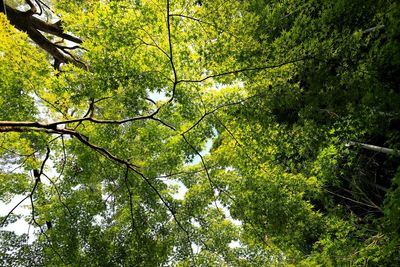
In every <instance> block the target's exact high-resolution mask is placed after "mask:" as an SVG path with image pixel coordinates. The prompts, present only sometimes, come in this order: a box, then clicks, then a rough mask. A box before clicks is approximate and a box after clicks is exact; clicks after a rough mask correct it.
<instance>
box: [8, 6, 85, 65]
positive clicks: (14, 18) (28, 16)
mask: <svg viewBox="0 0 400 267" xmlns="http://www.w3.org/2000/svg"><path fill="white" fill-rule="evenodd" d="M3 4H4V3H3V1H1V2H0V7H1V6H3ZM27 4H28V5H29V6H30V7H31V9H30V10H28V11H19V10H17V9H14V8H12V7H10V6H7V5H5V14H6V15H7V18H8V19H9V20H10V23H11V25H13V26H14V27H15V28H17V29H18V30H20V31H23V32H26V33H27V34H28V36H29V38H30V39H31V40H32V41H33V42H35V43H36V44H37V45H38V46H39V47H41V48H42V49H44V50H45V51H46V52H47V53H49V54H50V55H51V56H52V57H53V58H54V68H56V69H58V68H59V66H60V64H61V63H72V64H75V65H77V66H79V67H84V66H85V65H84V64H83V63H82V62H81V61H79V60H78V59H76V58H75V57H74V56H73V54H71V53H70V52H68V51H66V50H71V49H77V48H80V47H79V46H73V47H65V46H60V45H57V44H55V43H53V42H51V41H50V40H49V39H47V38H46V37H45V36H44V35H43V33H47V34H50V35H53V36H57V37H60V38H62V39H64V40H67V41H70V42H74V43H76V44H81V43H82V40H80V39H79V38H77V37H75V36H72V35H70V34H67V33H65V32H64V30H63V28H62V24H61V21H58V22H56V23H53V24H51V23H47V22H45V21H43V20H40V19H38V18H37V17H35V16H34V15H35V14H37V12H36V10H37V9H36V7H35V6H34V5H33V4H32V3H31V2H30V1H27ZM3 13H4V12H3Z"/></svg>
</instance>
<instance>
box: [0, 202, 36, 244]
mask: <svg viewBox="0 0 400 267" xmlns="http://www.w3.org/2000/svg"><path fill="white" fill-rule="evenodd" d="M25 197H26V196H24V195H16V196H14V198H13V199H12V200H11V201H10V203H7V204H6V203H4V202H2V201H0V216H6V215H7V214H8V213H9V212H10V211H11V210H12V209H13V208H14V207H15V206H16V205H17V204H18V202H20V201H21V200H22V199H23V198H25ZM27 205H30V199H29V198H27V199H25V200H24V201H23V202H22V203H21V204H20V205H19V206H18V207H17V208H16V209H15V210H14V211H13V212H12V214H14V215H22V216H23V218H21V219H18V220H17V221H16V222H14V223H11V224H9V225H7V226H6V227H1V228H0V230H2V231H10V232H14V233H15V234H17V235H22V234H29V240H28V242H29V243H31V242H33V241H34V240H35V239H36V237H35V235H34V233H33V227H32V226H30V225H29V224H28V222H27V221H26V220H25V219H24V217H25V216H30V215H31V211H30V210H29V209H28V208H27V207H26V206H27Z"/></svg>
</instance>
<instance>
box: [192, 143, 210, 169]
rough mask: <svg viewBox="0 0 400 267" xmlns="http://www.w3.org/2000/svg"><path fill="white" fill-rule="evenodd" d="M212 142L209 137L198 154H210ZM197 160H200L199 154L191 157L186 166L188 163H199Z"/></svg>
mask: <svg viewBox="0 0 400 267" xmlns="http://www.w3.org/2000/svg"><path fill="white" fill-rule="evenodd" d="M212 144H213V138H209V139H208V140H207V143H206V145H205V147H204V149H203V151H201V152H200V155H201V156H202V157H204V156H205V155H207V154H210V150H211V147H212ZM199 162H201V158H200V156H199V155H196V156H195V157H194V158H193V160H192V161H191V162H189V163H188V164H187V165H188V166H190V165H196V164H197V163H199Z"/></svg>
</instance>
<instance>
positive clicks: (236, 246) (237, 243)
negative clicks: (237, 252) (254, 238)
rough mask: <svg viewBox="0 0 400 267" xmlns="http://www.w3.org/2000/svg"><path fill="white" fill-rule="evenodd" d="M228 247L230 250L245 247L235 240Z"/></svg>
mask: <svg viewBox="0 0 400 267" xmlns="http://www.w3.org/2000/svg"><path fill="white" fill-rule="evenodd" d="M228 246H229V247H230V248H240V247H243V246H242V244H240V242H239V241H238V240H233V241H231V242H230V243H229V244H228Z"/></svg>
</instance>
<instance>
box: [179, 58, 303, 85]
mask: <svg viewBox="0 0 400 267" xmlns="http://www.w3.org/2000/svg"><path fill="white" fill-rule="evenodd" d="M309 58H310V57H302V58H299V59H294V60H290V61H286V62H283V63H279V64H273V65H267V66H261V67H249V68H243V69H238V70H232V71H227V72H222V73H216V74H212V75H209V76H206V77H204V78H200V79H198V80H186V79H183V80H178V81H177V84H179V83H200V82H204V81H206V80H208V79H211V78H217V77H222V76H226V75H232V74H239V73H242V72H248V71H261V70H266V69H275V68H279V67H282V66H285V65H288V64H293V63H296V62H299V61H304V60H306V59H309Z"/></svg>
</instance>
